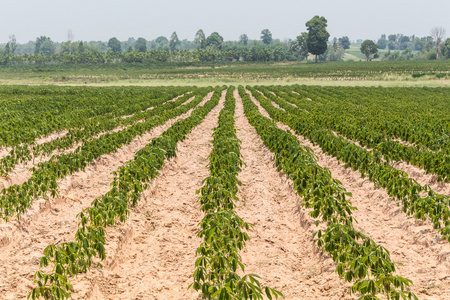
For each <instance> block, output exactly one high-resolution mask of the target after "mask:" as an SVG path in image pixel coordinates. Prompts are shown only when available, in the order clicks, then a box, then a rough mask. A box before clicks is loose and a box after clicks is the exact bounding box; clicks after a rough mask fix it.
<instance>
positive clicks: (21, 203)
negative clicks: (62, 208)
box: [0, 89, 208, 220]
mask: <svg viewBox="0 0 450 300" xmlns="http://www.w3.org/2000/svg"><path fill="white" fill-rule="evenodd" d="M207 92H208V90H207V89H200V90H199V93H198V94H197V96H196V98H195V99H194V100H193V101H191V102H189V103H188V104H186V105H182V106H180V107H177V108H175V109H170V108H171V107H170V106H169V107H165V108H164V109H162V111H161V112H160V113H159V114H158V115H156V116H155V117H152V118H149V119H148V120H146V121H145V122H142V123H135V124H133V125H132V126H130V127H128V128H126V129H124V130H121V131H118V132H114V133H106V134H104V135H101V136H100V137H98V138H96V139H91V140H89V141H86V142H85V143H84V144H83V145H81V146H80V147H78V148H77V149H76V150H75V151H74V152H72V153H69V154H61V155H59V156H54V157H53V158H51V159H50V160H49V161H46V162H42V163H39V164H38V165H37V167H35V168H32V169H31V170H32V175H31V178H30V179H29V180H28V181H26V182H25V183H23V184H22V185H13V186H11V187H9V188H7V189H3V190H2V195H1V196H0V213H1V217H2V218H3V219H5V220H8V219H9V218H10V217H12V216H14V215H17V216H18V217H20V215H21V214H23V213H25V211H26V210H27V209H28V208H29V207H30V206H31V203H32V201H33V199H35V198H37V197H39V196H42V197H47V194H48V193H50V194H51V196H52V197H55V196H56V195H57V193H58V184H57V180H58V179H61V178H64V177H65V176H67V175H69V174H72V173H74V172H77V171H80V170H84V169H85V168H86V167H87V166H88V164H90V163H91V162H93V161H94V160H95V159H97V158H98V157H100V156H101V155H103V154H108V153H111V152H114V151H116V150H117V149H118V148H120V147H122V146H123V145H126V144H129V143H130V142H131V141H132V140H133V138H135V137H136V136H139V135H142V134H143V133H145V132H147V131H149V130H151V129H152V128H154V127H155V126H158V125H162V124H164V123H165V122H166V121H167V120H170V119H172V118H175V117H177V116H179V115H181V114H183V113H185V112H187V111H188V110H190V109H192V108H194V107H195V106H197V105H198V104H199V103H200V102H201V101H202V99H203V96H205V95H206V94H207Z"/></svg>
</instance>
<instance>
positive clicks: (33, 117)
mask: <svg viewBox="0 0 450 300" xmlns="http://www.w3.org/2000/svg"><path fill="white" fill-rule="evenodd" d="M5 89H7V90H9V89H8V88H1V89H0V95H2V97H3V96H4V95H3V93H2V92H4V90H5ZM188 91H189V89H188V88H173V87H167V88H160V87H158V88H137V89H134V90H132V89H126V88H92V89H91V90H89V89H86V88H70V89H67V88H66V89H62V88H58V87H46V88H42V87H41V88H30V87H19V88H12V91H10V92H8V93H7V95H5V96H6V97H8V100H9V101H2V102H0V147H9V146H17V145H20V144H30V143H33V142H34V141H35V140H36V139H37V138H40V137H43V136H47V135H49V134H51V133H54V132H58V131H61V130H64V129H69V128H82V127H84V126H85V124H86V122H88V121H89V119H91V118H96V117H100V116H102V115H106V114H112V113H114V112H115V113H116V116H120V115H129V114H131V113H132V112H133V111H137V110H144V109H146V108H147V107H148V106H147V102H148V100H149V99H155V98H167V99H170V98H174V97H176V96H177V95H180V94H183V93H186V92H188Z"/></svg>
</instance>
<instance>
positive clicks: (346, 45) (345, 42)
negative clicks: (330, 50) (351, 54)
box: [339, 36, 350, 50]
mask: <svg viewBox="0 0 450 300" xmlns="http://www.w3.org/2000/svg"><path fill="white" fill-rule="evenodd" d="M339 44H341V46H342V48H344V50H347V49H350V39H349V38H348V36H343V37H341V38H339Z"/></svg>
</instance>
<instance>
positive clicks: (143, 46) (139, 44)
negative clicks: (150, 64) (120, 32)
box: [134, 37, 147, 52]
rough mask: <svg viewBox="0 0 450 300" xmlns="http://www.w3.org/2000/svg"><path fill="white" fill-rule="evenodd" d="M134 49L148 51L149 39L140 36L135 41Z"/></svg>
mask: <svg viewBox="0 0 450 300" xmlns="http://www.w3.org/2000/svg"><path fill="white" fill-rule="evenodd" d="M134 49H136V51H137V52H146V51H147V40H146V39H144V38H142V37H140V38H138V39H137V40H136V42H134Z"/></svg>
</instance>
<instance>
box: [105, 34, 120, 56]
mask: <svg viewBox="0 0 450 300" xmlns="http://www.w3.org/2000/svg"><path fill="white" fill-rule="evenodd" d="M108 48H110V49H111V51H112V52H114V53H120V52H122V45H121V43H120V41H119V40H118V39H117V38H116V37H112V38H110V39H109V41H108Z"/></svg>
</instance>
